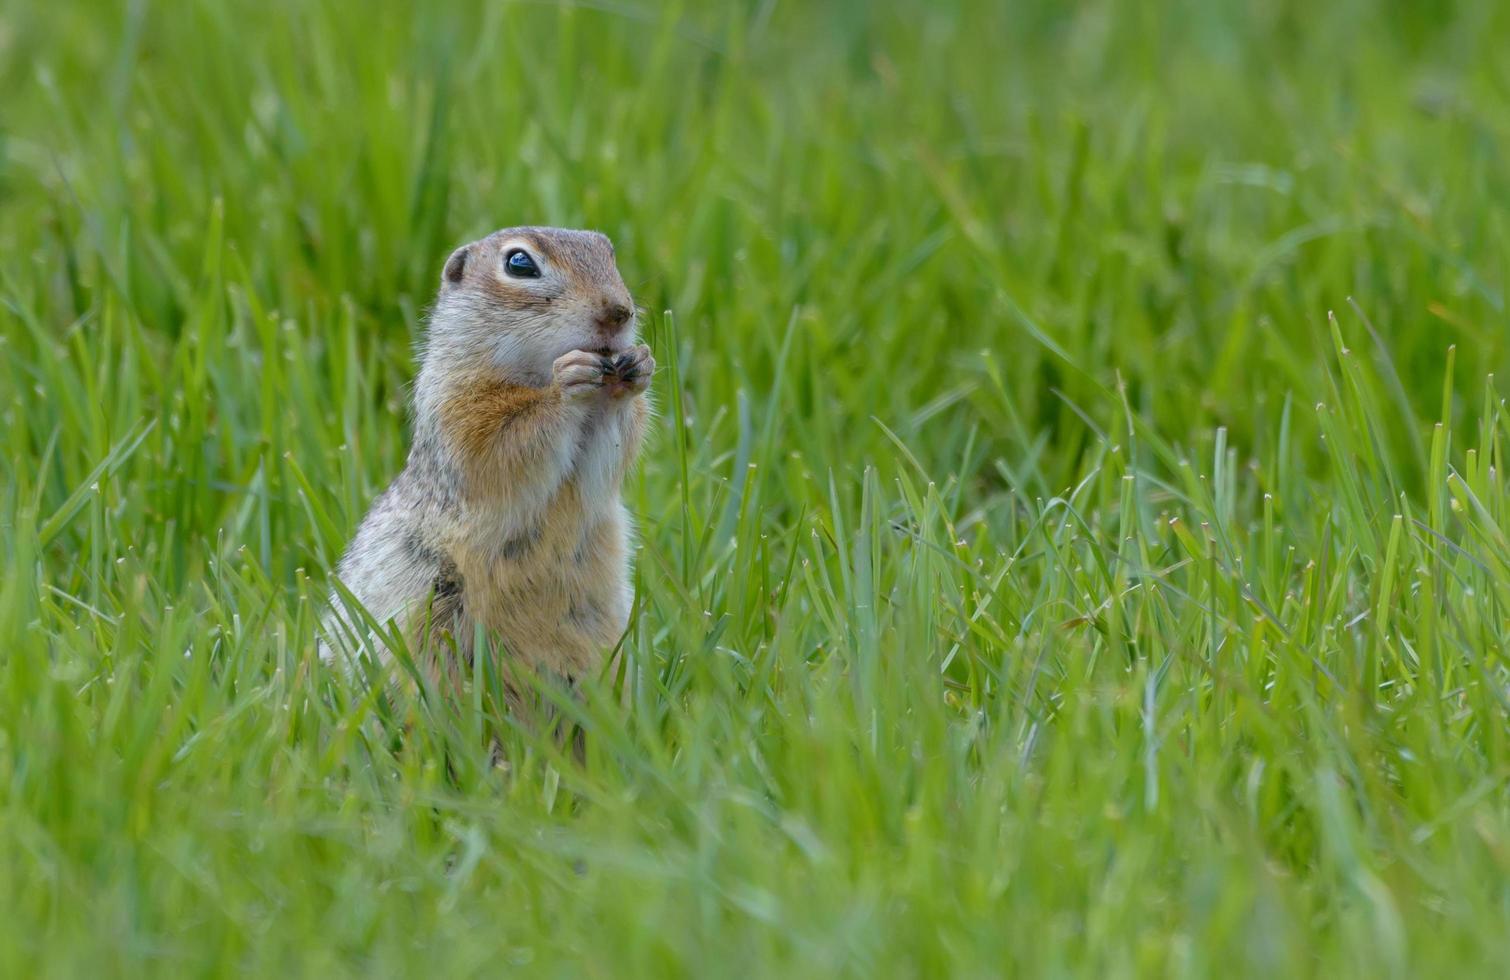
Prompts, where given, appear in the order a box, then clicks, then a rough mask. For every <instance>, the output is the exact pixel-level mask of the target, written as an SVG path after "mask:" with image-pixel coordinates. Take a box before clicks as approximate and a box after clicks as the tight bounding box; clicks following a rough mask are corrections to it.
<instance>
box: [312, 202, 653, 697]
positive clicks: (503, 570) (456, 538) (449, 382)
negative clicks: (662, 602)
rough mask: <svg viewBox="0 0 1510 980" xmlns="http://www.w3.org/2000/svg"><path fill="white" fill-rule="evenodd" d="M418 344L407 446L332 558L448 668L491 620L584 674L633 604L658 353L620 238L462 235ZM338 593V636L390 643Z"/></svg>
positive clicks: (417, 646)
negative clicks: (630, 504) (627, 503)
mask: <svg viewBox="0 0 1510 980" xmlns="http://www.w3.org/2000/svg"><path fill="white" fill-rule="evenodd" d="M422 351H423V353H422V358H421V366H420V371H419V378H418V380H417V382H416V384H415V388H414V442H413V445H412V447H411V448H410V451H409V459H408V463H407V465H406V466H405V467H404V470H403V472H402V473H400V474H399V475H398V477H397V479H395V480H394V481H393V483H392V484H391V485H390V486H389V487H388V489H387V490H385V491H384V492H383V493H382V494H381V495H380V496H379V497H378V498H377V500H375V501H374V502H373V504H372V508H371V510H370V511H368V513H367V516H366V518H365V519H364V520H363V521H362V524H361V527H360V528H359V529H358V530H357V533H356V537H355V538H354V539H353V540H352V542H351V544H350V546H349V547H348V548H347V550H346V554H345V556H344V557H343V558H342V559H341V562H340V565H339V566H338V568H337V575H338V576H339V578H340V580H341V582H342V583H343V584H344V585H345V586H346V588H347V589H349V590H350V591H351V593H352V594H353V595H354V596H355V597H356V598H357V599H358V600H359V601H360V602H361V603H362V605H363V606H364V607H365V608H366V609H367V610H368V611H369V612H370V613H371V614H372V616H373V617H374V618H375V619H377V621H378V622H380V623H383V624H385V625H386V624H388V623H389V622H390V621H394V622H396V623H397V625H398V627H399V628H400V629H401V630H403V632H404V635H405V637H406V639H407V640H408V642H409V644H410V648H411V650H416V652H417V653H418V652H420V650H423V652H424V655H425V656H426V657H427V658H429V661H430V663H431V664H432V665H435V666H438V667H440V668H441V672H442V674H450V675H452V676H454V674H455V669H456V668H457V667H459V666H462V665H465V664H467V663H469V662H470V659H471V653H472V644H473V637H474V635H475V632H476V630H475V627H476V626H477V625H478V624H481V625H482V626H483V627H484V628H485V630H486V632H487V634H488V635H489V636H491V637H492V638H493V639H494V640H495V648H496V649H499V650H501V651H503V652H504V654H505V655H506V656H507V657H509V658H511V659H512V660H514V661H517V662H519V663H521V664H524V665H526V666H528V667H529V668H531V669H533V670H535V671H541V672H545V673H549V674H553V675H557V676H561V677H565V678H568V679H579V678H581V677H583V676H584V675H585V674H587V673H589V672H591V671H593V670H594V669H596V668H597V667H598V666H599V664H600V662H601V658H602V657H603V656H604V654H605V653H606V652H607V651H608V650H609V649H610V648H612V647H613V646H614V644H615V643H616V642H617V641H618V639H619V637H620V635H621V634H622V633H623V631H624V629H625V626H626V624H627V622H628V618H629V607H630V602H631V598H632V596H631V585H630V577H629V554H628V549H629V536H630V534H631V527H630V520H629V515H628V513H627V512H626V510H625V508H624V505H623V502H622V501H621V500H620V496H619V488H620V484H621V483H622V481H623V479H624V474H625V471H626V470H627V469H628V467H629V466H630V464H631V462H632V461H633V460H634V458H635V455H636V453H637V452H638V451H639V447H640V443H641V440H642V438H643V436H644V433H645V428H646V420H647V417H648V416H649V413H650V406H649V401H648V399H647V397H646V394H645V392H646V388H647V387H648V385H649V383H650V377H651V374H652V372H653V371H654V370H655V361H654V359H653V358H652V357H651V356H650V348H649V347H646V346H645V345H643V344H638V343H636V317H635V307H634V303H633V300H632V299H631V298H630V295H629V290H628V289H627V288H626V287H625V286H624V280H623V279H622V278H621V277H620V276H619V271H618V268H617V266H616V265H615V263H614V250H613V244H612V243H611V242H610V241H609V240H608V238H607V237H605V236H603V235H601V234H598V233H597V232H592V231H567V230H563V229H559V228H505V229H503V230H502V231H497V232H494V233H493V234H491V235H489V236H488V237H486V238H484V239H482V240H481V241H477V242H473V243H472V244H470V245H466V246H463V247H462V248H459V249H457V250H456V251H455V252H454V253H453V254H452V255H451V257H450V259H448V260H447V261H446V264H445V268H444V271H443V272H442V273H441V283H440V294H439V296H438V298H437V299H436V301H435V305H434V307H433V309H432V310H431V313H430V317H429V325H428V329H427V332H426V337H425V341H424V344H423V348H422ZM332 601H333V604H334V608H335V609H336V610H337V612H336V613H335V615H334V617H333V619H332V621H331V622H330V623H328V624H327V630H326V632H327V635H331V636H332V641H333V642H334V645H335V646H338V647H340V648H343V649H346V650H352V649H360V648H364V647H366V648H368V650H369V652H370V653H371V654H372V655H374V656H376V657H378V658H380V659H381V657H382V656H384V650H383V649H382V648H381V647H380V646H375V645H373V644H371V642H370V639H369V638H367V631H366V630H364V629H361V628H359V627H357V626H355V625H354V622H353V619H352V618H351V617H350V616H349V614H348V613H347V611H345V608H344V604H343V603H342V602H341V601H340V600H339V599H334V598H333V600H332ZM326 650H327V655H329V652H330V647H327V648H326Z"/></svg>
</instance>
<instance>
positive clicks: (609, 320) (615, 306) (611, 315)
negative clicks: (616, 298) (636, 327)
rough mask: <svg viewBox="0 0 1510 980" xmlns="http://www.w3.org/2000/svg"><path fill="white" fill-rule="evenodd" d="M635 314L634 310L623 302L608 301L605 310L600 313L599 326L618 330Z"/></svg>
mask: <svg viewBox="0 0 1510 980" xmlns="http://www.w3.org/2000/svg"><path fill="white" fill-rule="evenodd" d="M632 316H634V310H632V309H630V308H629V307H628V306H626V305H625V304H623V303H607V304H605V305H604V306H603V311H602V312H601V313H599V314H598V326H599V327H602V328H603V329H604V330H617V329H618V328H619V327H622V326H623V325H624V324H626V323H628V322H629V318H630V317H632Z"/></svg>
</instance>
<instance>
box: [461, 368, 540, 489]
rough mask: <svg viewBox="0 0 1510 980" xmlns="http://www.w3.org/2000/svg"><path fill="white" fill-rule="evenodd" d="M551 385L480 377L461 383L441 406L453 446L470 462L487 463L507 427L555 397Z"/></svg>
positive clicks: (531, 413) (538, 412) (523, 420)
mask: <svg viewBox="0 0 1510 980" xmlns="http://www.w3.org/2000/svg"><path fill="white" fill-rule="evenodd" d="M553 394H554V393H553V392H552V390H551V389H549V388H529V387H525V386H524V385H511V384H508V383H506V382H503V381H498V380H496V379H491V378H489V379H478V380H476V381H471V382H466V383H463V384H461V385H458V386H457V388H456V393H455V394H454V395H452V396H451V397H450V398H447V399H446V400H445V402H444V403H443V404H442V405H441V408H440V423H441V427H442V428H443V429H444V430H445V433H446V435H447V437H448V438H449V440H450V442H451V445H452V446H453V447H455V449H456V451H457V452H458V453H460V454H461V455H462V457H463V459H464V460H465V461H466V463H467V464H468V465H469V467H470V466H471V465H476V464H485V463H486V461H487V459H488V457H489V456H490V455H491V452H492V450H493V449H494V448H495V446H496V444H497V440H498V436H499V434H500V433H501V432H502V431H503V430H504V429H506V428H509V427H511V426H515V425H518V424H520V423H522V422H525V421H527V420H528V419H530V418H531V417H533V416H537V415H540V414H542V413H543V412H544V411H545V410H546V409H547V408H548V406H549V405H550V404H552V400H553Z"/></svg>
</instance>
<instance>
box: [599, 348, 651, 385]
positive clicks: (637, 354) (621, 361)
mask: <svg viewBox="0 0 1510 980" xmlns="http://www.w3.org/2000/svg"><path fill="white" fill-rule="evenodd" d="M653 374H655V358H654V357H651V356H650V348H649V347H647V346H646V345H644V344H635V345H634V346H633V347H631V348H629V350H627V351H625V352H624V353H622V354H620V355H619V356H618V357H616V358H614V359H613V364H612V367H611V370H610V372H609V376H608V378H607V379H606V380H607V383H608V386H609V391H610V392H611V393H613V394H615V395H638V394H639V393H640V392H642V391H644V390H645V389H646V388H648V387H650V377H651V375H653Z"/></svg>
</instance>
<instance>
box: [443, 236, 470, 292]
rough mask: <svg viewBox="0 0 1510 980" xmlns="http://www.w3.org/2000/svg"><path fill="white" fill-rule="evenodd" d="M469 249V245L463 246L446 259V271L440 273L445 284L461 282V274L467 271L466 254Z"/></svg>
mask: <svg viewBox="0 0 1510 980" xmlns="http://www.w3.org/2000/svg"><path fill="white" fill-rule="evenodd" d="M471 247H472V246H470V245H463V246H462V247H461V248H458V249H457V250H456V251H454V252H452V253H451V257H450V258H449V259H446V270H445V271H444V272H442V273H441V277H442V278H443V279H444V280H445V281H446V282H449V283H458V282H461V277H462V274H463V273H464V272H466V271H467V252H468V251H469V250H470V249H471Z"/></svg>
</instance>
